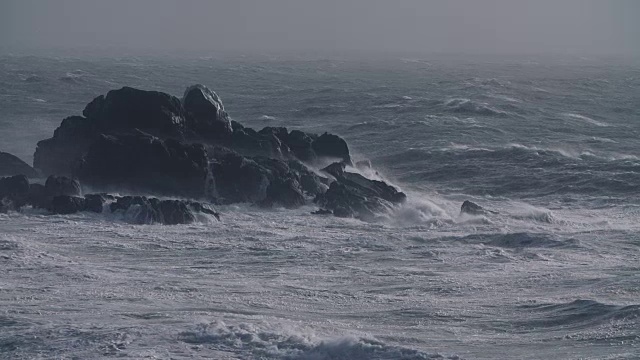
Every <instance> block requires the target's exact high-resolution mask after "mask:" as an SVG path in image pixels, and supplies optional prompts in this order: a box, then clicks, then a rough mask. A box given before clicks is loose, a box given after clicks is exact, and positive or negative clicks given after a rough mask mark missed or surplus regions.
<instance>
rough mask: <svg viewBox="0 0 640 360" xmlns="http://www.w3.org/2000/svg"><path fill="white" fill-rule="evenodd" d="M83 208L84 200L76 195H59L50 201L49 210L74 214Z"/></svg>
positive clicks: (55, 212)
mask: <svg viewBox="0 0 640 360" xmlns="http://www.w3.org/2000/svg"><path fill="white" fill-rule="evenodd" d="M85 208H86V200H85V199H84V198H81V197H77V196H67V195H61V196H56V197H54V198H53V200H52V201H51V212H52V213H54V214H74V213H77V212H79V211H84V210H85Z"/></svg>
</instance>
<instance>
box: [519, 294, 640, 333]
mask: <svg viewBox="0 0 640 360" xmlns="http://www.w3.org/2000/svg"><path fill="white" fill-rule="evenodd" d="M521 310H523V311H527V312H529V313H531V314H532V315H534V316H535V315H537V318H533V319H530V320H526V321H523V322H521V323H520V324H519V325H521V326H524V327H530V328H550V327H562V328H564V329H566V328H575V327H582V326H585V327H586V326H593V325H597V324H601V323H607V322H610V321H612V320H615V321H625V320H637V319H638V318H640V305H628V306H619V305H610V304H603V303H601V302H598V301H595V300H585V299H578V300H575V301H572V302H568V303H560V304H537V305H524V306H522V307H521Z"/></svg>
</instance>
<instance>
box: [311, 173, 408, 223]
mask: <svg viewBox="0 0 640 360" xmlns="http://www.w3.org/2000/svg"><path fill="white" fill-rule="evenodd" d="M334 165H335V164H334ZM329 168H330V169H329V170H331V169H335V170H336V171H332V175H333V176H335V178H336V181H334V182H332V183H331V186H330V187H329V190H327V192H326V193H324V194H320V195H318V196H317V197H316V199H315V202H316V203H317V204H318V205H320V206H321V207H323V208H325V209H328V210H331V211H333V214H334V215H336V216H338V217H355V218H359V219H362V220H372V219H374V218H375V217H376V215H377V214H380V213H384V212H386V211H388V210H390V209H392V208H393V207H394V206H396V205H398V204H401V203H403V202H404V201H405V200H406V195H405V194H404V193H403V192H400V191H399V190H398V189H396V188H395V187H393V186H391V185H389V184H386V183H385V182H382V181H379V180H371V179H368V178H366V177H364V176H362V175H360V174H355V173H350V172H346V171H341V172H340V171H338V170H337V169H344V167H343V166H342V165H338V166H333V165H332V166H330V167H329Z"/></svg>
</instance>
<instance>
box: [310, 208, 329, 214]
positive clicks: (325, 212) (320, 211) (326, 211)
mask: <svg viewBox="0 0 640 360" xmlns="http://www.w3.org/2000/svg"><path fill="white" fill-rule="evenodd" d="M311 214H312V215H333V211H331V210H325V209H318V210H316V211H313V212H311Z"/></svg>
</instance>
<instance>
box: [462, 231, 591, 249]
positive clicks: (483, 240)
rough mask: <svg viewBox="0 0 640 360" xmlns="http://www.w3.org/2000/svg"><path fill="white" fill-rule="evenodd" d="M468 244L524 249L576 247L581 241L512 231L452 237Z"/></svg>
mask: <svg viewBox="0 0 640 360" xmlns="http://www.w3.org/2000/svg"><path fill="white" fill-rule="evenodd" d="M451 240H456V241H461V242H463V243H466V244H483V245H485V246H491V247H497V248H505V249H523V248H574V247H576V246H579V242H578V241H576V240H574V239H559V238H557V237H555V236H554V235H551V234H545V233H527V232H522V233H510V234H472V235H467V236H464V237H462V238H451Z"/></svg>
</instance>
